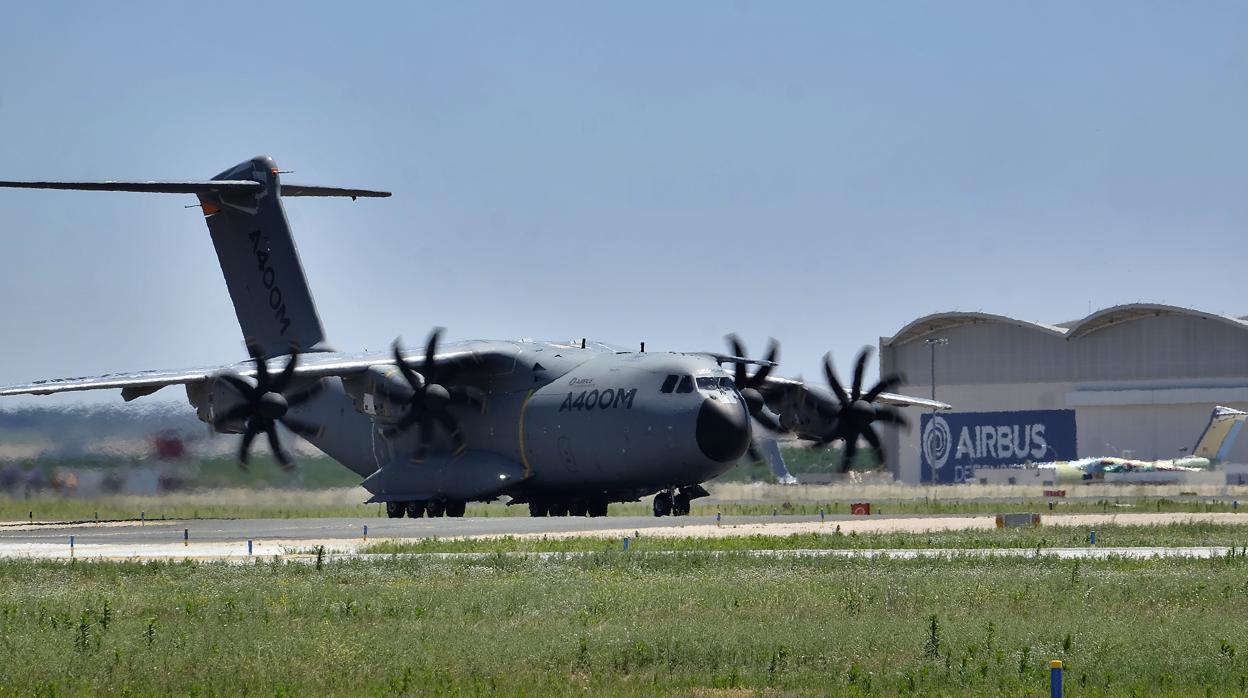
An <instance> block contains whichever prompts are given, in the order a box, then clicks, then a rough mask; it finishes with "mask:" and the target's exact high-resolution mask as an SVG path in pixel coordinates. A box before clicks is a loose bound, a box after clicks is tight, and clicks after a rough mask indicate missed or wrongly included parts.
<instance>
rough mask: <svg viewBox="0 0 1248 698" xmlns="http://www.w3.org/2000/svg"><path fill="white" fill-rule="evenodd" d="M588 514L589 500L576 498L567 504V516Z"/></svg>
mask: <svg viewBox="0 0 1248 698" xmlns="http://www.w3.org/2000/svg"><path fill="white" fill-rule="evenodd" d="M588 514H589V502H587V501H585V500H584V499H577V500H575V501H573V502H572V504H571V505H570V506H568V515H569V516H586V515H588Z"/></svg>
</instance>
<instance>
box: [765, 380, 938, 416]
mask: <svg viewBox="0 0 1248 698" xmlns="http://www.w3.org/2000/svg"><path fill="white" fill-rule="evenodd" d="M795 391H805V392H813V393H816V394H819V395H820V396H822V397H824V398H825V399H827V400H833V399H835V398H834V397H833V396H832V391H831V390H830V389H828V388H825V387H823V386H812V385H808V384H806V383H804V382H802V381H800V380H794V379H792V378H781V377H779V376H768V377H767V381H766V385H765V386H764V388H763V392H764V393H765V394H769V395H783V394H788V393H791V392H795ZM876 401H877V402H881V403H884V404H886V405H896V406H897V407H919V408H922V409H925V410H942V411H943V410H951V409H953V406H952V405H950V404H948V403H945V402H940V401H938V400H928V399H926V398H921V397H910V396H909V395H899V394H897V393H880V396H879V398H877V400H876Z"/></svg>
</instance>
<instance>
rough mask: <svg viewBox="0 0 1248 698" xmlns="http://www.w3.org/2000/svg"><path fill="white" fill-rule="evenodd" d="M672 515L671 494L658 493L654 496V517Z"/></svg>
mask: <svg viewBox="0 0 1248 698" xmlns="http://www.w3.org/2000/svg"><path fill="white" fill-rule="evenodd" d="M671 513H672V493H671V492H660V493H658V494H656V495H654V515H655V516H670V515H671Z"/></svg>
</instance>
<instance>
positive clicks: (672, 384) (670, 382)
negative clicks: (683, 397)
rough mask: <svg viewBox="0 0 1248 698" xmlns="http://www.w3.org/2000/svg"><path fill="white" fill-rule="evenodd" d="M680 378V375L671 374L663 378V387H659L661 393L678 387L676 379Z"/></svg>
mask: <svg viewBox="0 0 1248 698" xmlns="http://www.w3.org/2000/svg"><path fill="white" fill-rule="evenodd" d="M678 380H680V377H679V376H676V375H669V376H668V377H667V378H666V379H664V380H663V387H662V388H659V392H660V393H670V392H672V391H673V390H675V389H676V381H678Z"/></svg>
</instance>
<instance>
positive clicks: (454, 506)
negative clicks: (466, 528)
mask: <svg viewBox="0 0 1248 698" xmlns="http://www.w3.org/2000/svg"><path fill="white" fill-rule="evenodd" d="M467 508H468V503H467V502H447V503H446V515H447V516H450V517H452V518H455V519H460V518H463V516H464V511H465V510H466V509H467Z"/></svg>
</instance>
